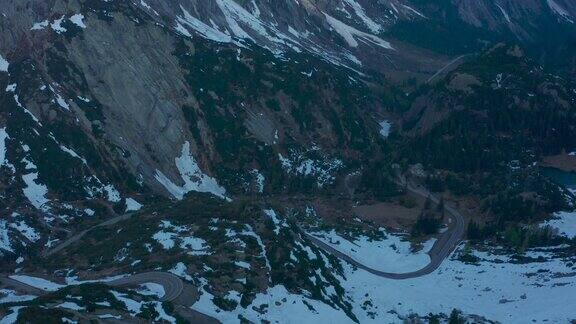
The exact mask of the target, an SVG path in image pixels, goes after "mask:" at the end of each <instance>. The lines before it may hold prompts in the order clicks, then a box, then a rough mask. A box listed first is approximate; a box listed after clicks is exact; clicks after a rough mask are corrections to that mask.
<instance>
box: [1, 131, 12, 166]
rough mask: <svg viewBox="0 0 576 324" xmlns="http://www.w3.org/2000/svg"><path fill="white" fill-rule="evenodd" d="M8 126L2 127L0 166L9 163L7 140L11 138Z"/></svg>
mask: <svg viewBox="0 0 576 324" xmlns="http://www.w3.org/2000/svg"><path fill="white" fill-rule="evenodd" d="M9 138H10V136H8V133H7V132H6V127H2V128H0V166H2V165H4V164H5V163H7V160H6V140H7V139H9Z"/></svg>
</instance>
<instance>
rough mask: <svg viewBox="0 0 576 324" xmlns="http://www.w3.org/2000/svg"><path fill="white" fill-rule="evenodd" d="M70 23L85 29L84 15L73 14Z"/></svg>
mask: <svg viewBox="0 0 576 324" xmlns="http://www.w3.org/2000/svg"><path fill="white" fill-rule="evenodd" d="M70 21H71V22H72V23H73V24H75V25H76V26H78V27H80V28H86V25H85V24H84V15H83V14H75V15H73V16H72V17H70Z"/></svg>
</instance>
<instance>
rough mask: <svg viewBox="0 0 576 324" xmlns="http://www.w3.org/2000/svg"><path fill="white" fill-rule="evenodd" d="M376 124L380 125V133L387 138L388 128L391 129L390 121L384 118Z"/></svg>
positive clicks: (388, 134)
mask: <svg viewBox="0 0 576 324" xmlns="http://www.w3.org/2000/svg"><path fill="white" fill-rule="evenodd" d="M378 124H379V125H380V135H382V137H384V138H388V136H390V130H391V129H392V123H391V122H389V121H387V120H384V121H381V122H380V123H378Z"/></svg>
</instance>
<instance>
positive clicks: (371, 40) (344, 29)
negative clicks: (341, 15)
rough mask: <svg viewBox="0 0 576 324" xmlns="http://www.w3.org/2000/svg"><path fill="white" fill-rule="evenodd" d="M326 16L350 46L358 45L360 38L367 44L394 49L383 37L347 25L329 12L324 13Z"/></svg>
mask: <svg viewBox="0 0 576 324" xmlns="http://www.w3.org/2000/svg"><path fill="white" fill-rule="evenodd" d="M324 16H325V17H326V21H327V22H328V24H330V26H332V28H333V29H334V30H335V31H336V32H337V33H338V34H339V35H340V36H342V38H344V40H345V41H346V43H348V45H349V46H350V47H358V41H357V39H358V40H362V41H363V42H364V43H367V44H373V45H377V46H380V47H382V48H385V49H390V50H392V49H394V48H393V47H392V45H390V43H389V42H387V41H385V40H383V39H381V38H380V37H377V36H374V35H372V34H368V33H365V32H363V31H359V30H358V29H356V28H354V27H352V26H348V25H346V24H345V23H343V22H341V21H340V20H338V19H336V18H334V17H332V16H330V15H328V14H327V13H324Z"/></svg>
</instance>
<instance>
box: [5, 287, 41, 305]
mask: <svg viewBox="0 0 576 324" xmlns="http://www.w3.org/2000/svg"><path fill="white" fill-rule="evenodd" d="M0 296H4V297H0V304H4V303H17V302H22V301H28V300H32V299H34V298H36V296H31V295H18V294H16V292H15V291H13V290H10V289H0Z"/></svg>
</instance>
